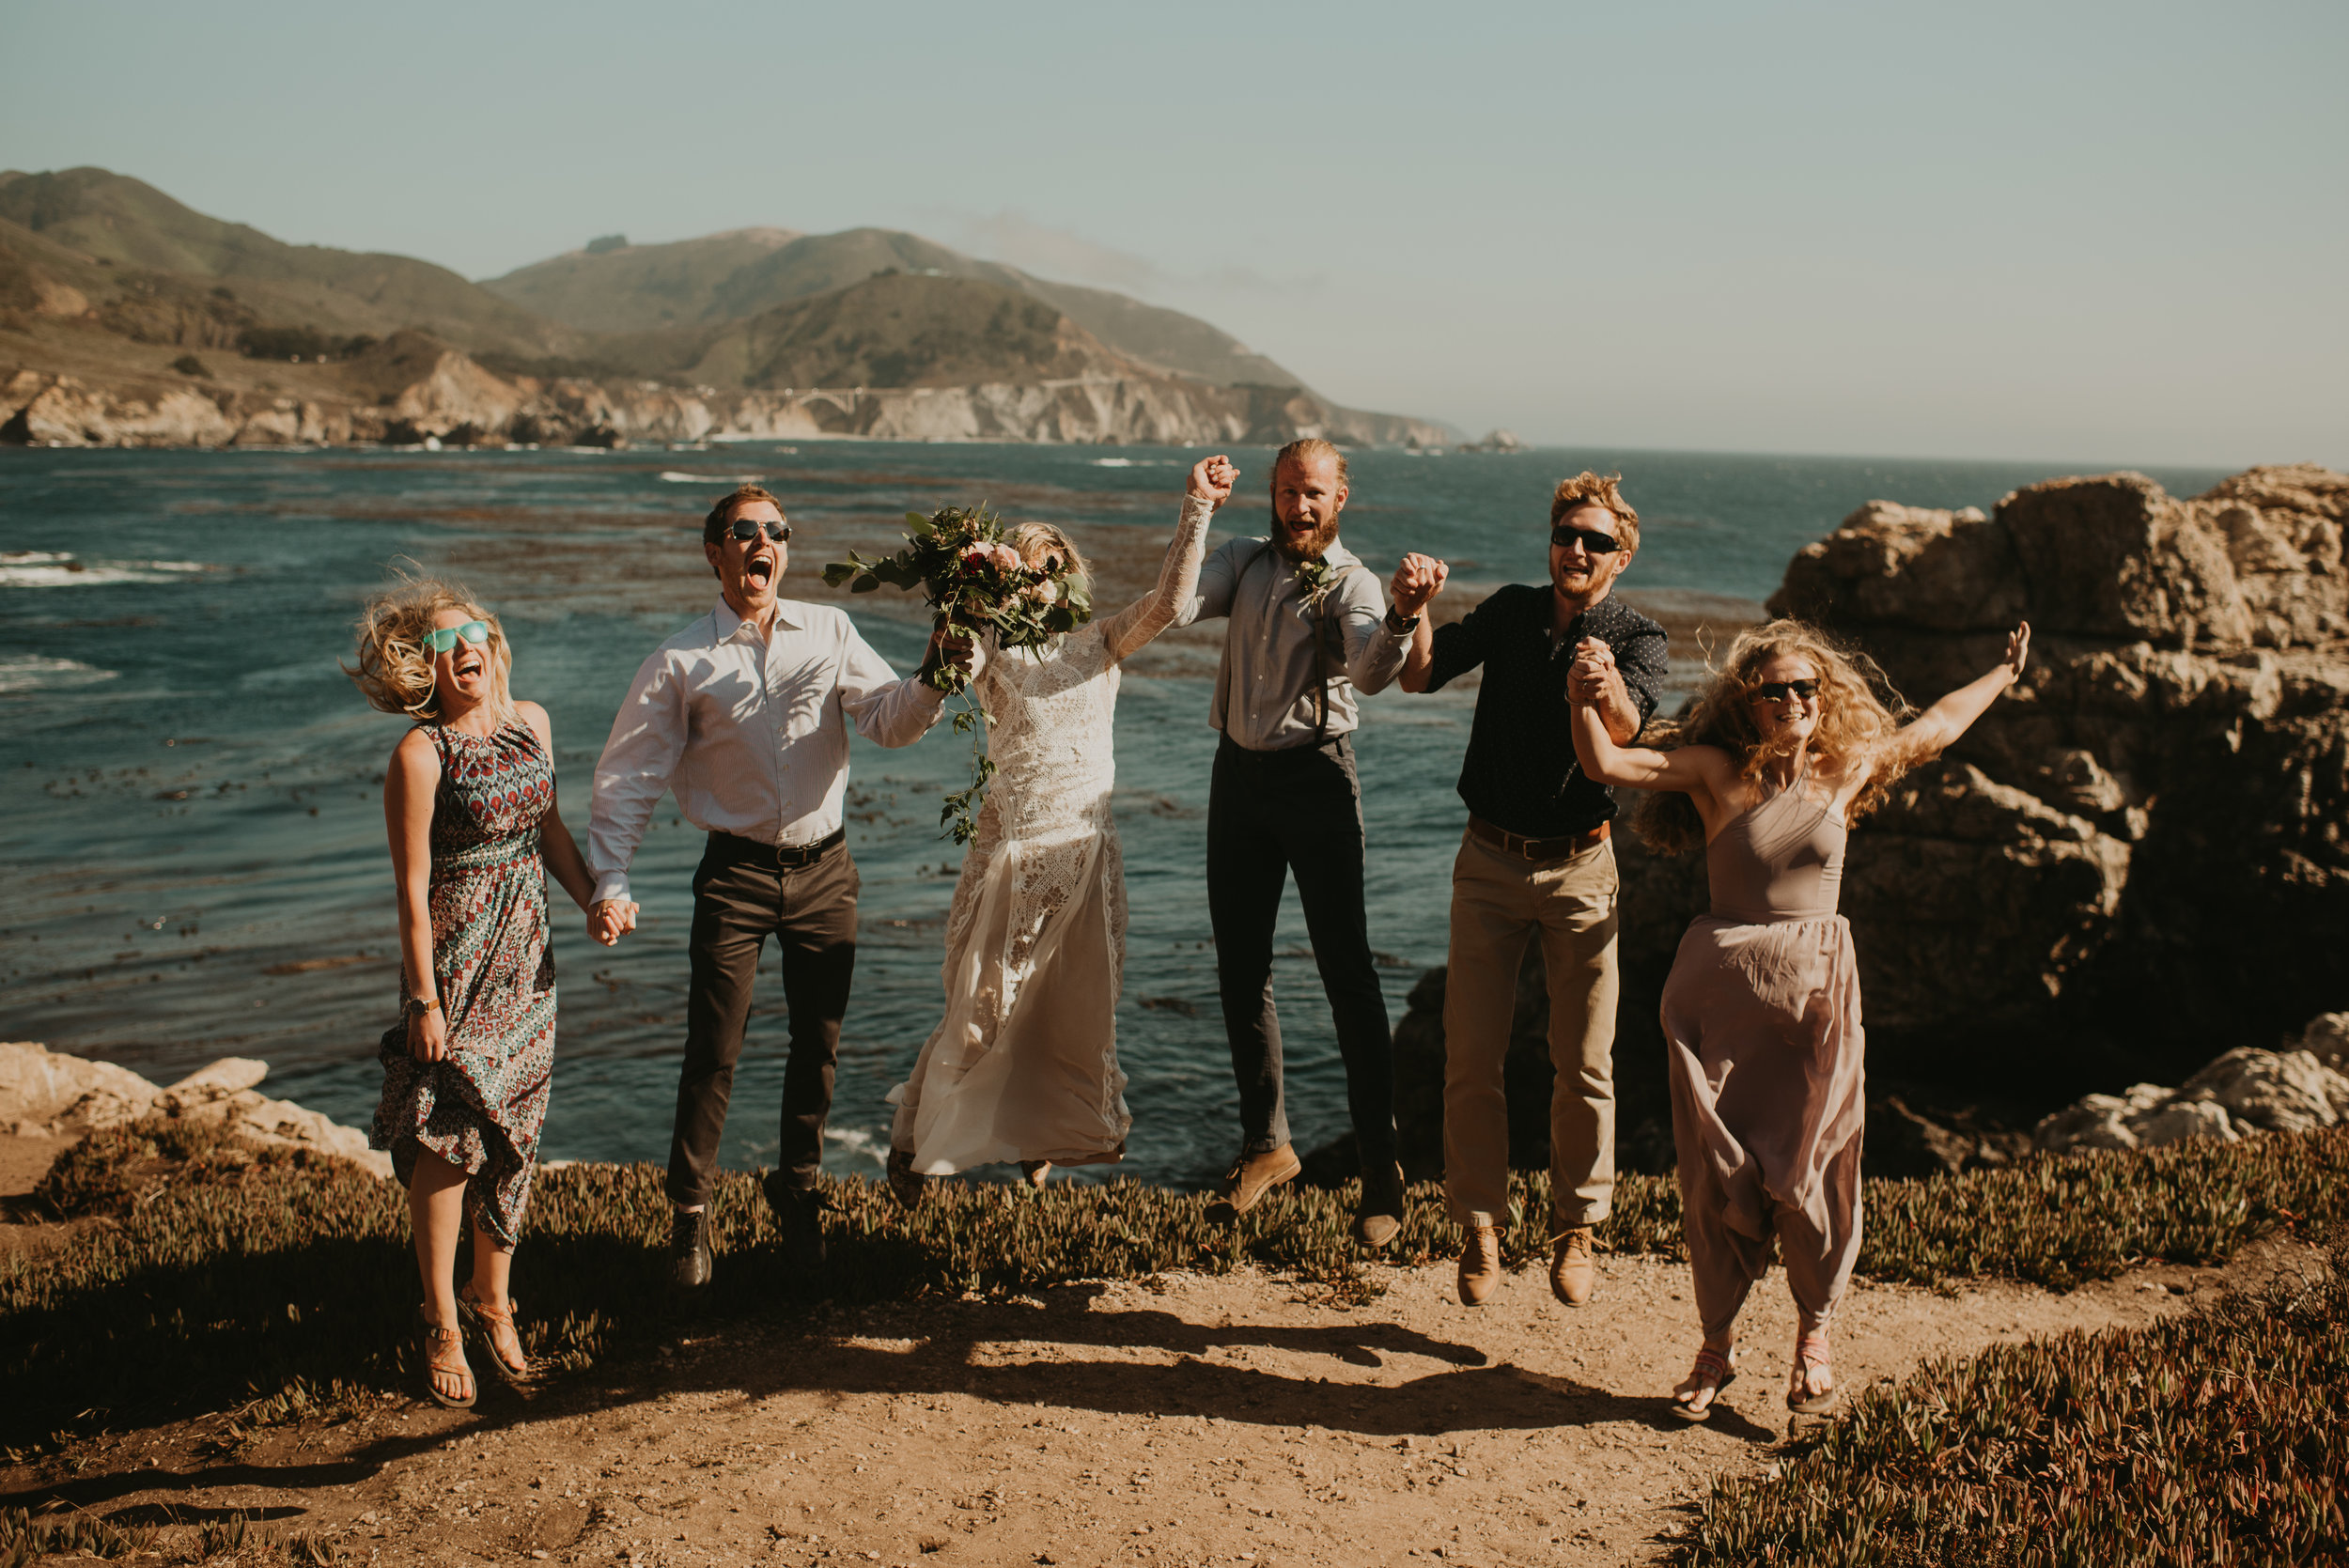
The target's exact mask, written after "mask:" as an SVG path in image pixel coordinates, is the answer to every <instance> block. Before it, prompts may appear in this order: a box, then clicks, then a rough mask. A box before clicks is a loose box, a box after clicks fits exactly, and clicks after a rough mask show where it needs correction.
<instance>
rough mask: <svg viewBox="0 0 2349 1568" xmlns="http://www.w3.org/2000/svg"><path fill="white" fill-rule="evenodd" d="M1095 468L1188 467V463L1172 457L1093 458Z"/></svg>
mask: <svg viewBox="0 0 2349 1568" xmlns="http://www.w3.org/2000/svg"><path fill="white" fill-rule="evenodd" d="M1092 463H1093V466H1094V467H1096V468H1189V467H1190V464H1189V463H1186V462H1180V461H1177V460H1176V459H1175V458H1093V459H1092Z"/></svg>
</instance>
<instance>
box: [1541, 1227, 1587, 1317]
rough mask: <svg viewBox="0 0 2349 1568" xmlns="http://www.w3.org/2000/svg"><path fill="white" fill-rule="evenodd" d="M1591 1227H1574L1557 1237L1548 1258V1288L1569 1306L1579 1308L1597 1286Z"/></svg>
mask: <svg viewBox="0 0 2349 1568" xmlns="http://www.w3.org/2000/svg"><path fill="white" fill-rule="evenodd" d="M1594 1251H1595V1249H1594V1247H1593V1245H1592V1241H1591V1228H1590V1227H1589V1226H1588V1225H1577V1226H1576V1227H1575V1228H1574V1229H1573V1230H1571V1231H1568V1232H1567V1233H1566V1234H1563V1235H1562V1236H1560V1237H1559V1238H1558V1247H1557V1250H1555V1251H1553V1252H1552V1253H1551V1254H1550V1258H1549V1289H1550V1294H1551V1295H1553V1296H1557V1297H1558V1299H1559V1300H1561V1301H1563V1302H1564V1303H1565V1304H1566V1305H1567V1306H1569V1307H1579V1306H1580V1305H1582V1303H1583V1302H1585V1301H1588V1300H1589V1299H1590V1298H1591V1291H1592V1289H1593V1288H1594V1287H1595V1286H1596V1285H1597V1283H1598V1260H1597V1259H1596V1257H1595V1256H1594V1255H1593V1254H1594Z"/></svg>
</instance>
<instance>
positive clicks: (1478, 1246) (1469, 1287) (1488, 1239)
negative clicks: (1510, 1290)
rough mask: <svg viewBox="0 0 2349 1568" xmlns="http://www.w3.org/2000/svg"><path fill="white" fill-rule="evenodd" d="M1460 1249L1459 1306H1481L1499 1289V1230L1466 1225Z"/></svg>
mask: <svg viewBox="0 0 2349 1568" xmlns="http://www.w3.org/2000/svg"><path fill="white" fill-rule="evenodd" d="M1500 1288H1501V1230H1500V1227H1498V1226H1495V1225H1470V1227H1469V1228H1468V1245H1467V1246H1466V1247H1464V1248H1462V1249H1461V1250H1460V1305H1461V1306H1463V1307H1481V1306H1483V1305H1484V1304H1485V1303H1486V1301H1487V1300H1489V1299H1490V1298H1491V1296H1492V1294H1493V1292H1494V1291H1496V1290H1499V1289H1500Z"/></svg>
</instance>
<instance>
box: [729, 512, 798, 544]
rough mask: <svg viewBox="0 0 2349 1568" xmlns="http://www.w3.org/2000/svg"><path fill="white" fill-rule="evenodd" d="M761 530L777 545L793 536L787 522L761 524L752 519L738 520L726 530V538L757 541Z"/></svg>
mask: <svg viewBox="0 0 2349 1568" xmlns="http://www.w3.org/2000/svg"><path fill="white" fill-rule="evenodd" d="M761 529H764V530H765V531H766V534H767V536H768V537H769V538H770V539H772V540H774V541H775V543H777V544H781V543H783V541H784V540H786V539H787V538H789V537H790V536H791V525H790V524H789V523H787V522H760V521H757V520H754V519H751V518H736V519H735V520H734V521H733V523H732V524H731V525H730V526H728V528H727V529H726V536H728V537H729V538H735V539H755V538H757V537H758V535H759V531H760V530H761Z"/></svg>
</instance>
